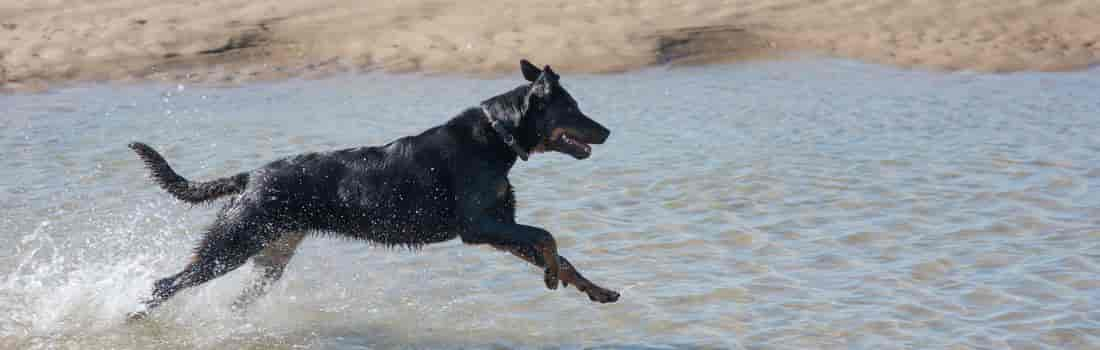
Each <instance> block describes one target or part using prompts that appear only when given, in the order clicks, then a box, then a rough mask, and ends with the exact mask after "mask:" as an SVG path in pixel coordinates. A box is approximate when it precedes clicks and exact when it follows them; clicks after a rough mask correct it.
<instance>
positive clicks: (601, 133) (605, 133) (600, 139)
mask: <svg viewBox="0 0 1100 350" xmlns="http://www.w3.org/2000/svg"><path fill="white" fill-rule="evenodd" d="M610 136H611V130H609V129H607V128H606V127H604V126H603V125H600V126H599V129H598V131H597V132H596V140H595V141H594V142H592V143H594V144H597V145H598V144H602V143H604V142H607V138H608V137H610Z"/></svg>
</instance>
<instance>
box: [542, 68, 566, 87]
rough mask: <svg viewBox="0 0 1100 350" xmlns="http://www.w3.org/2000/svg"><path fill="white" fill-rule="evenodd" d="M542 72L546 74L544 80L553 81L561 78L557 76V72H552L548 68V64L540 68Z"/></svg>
mask: <svg viewBox="0 0 1100 350" xmlns="http://www.w3.org/2000/svg"><path fill="white" fill-rule="evenodd" d="M542 74H544V75H546V80H548V81H550V82H554V83H556V82H558V79H559V78H561V77H560V76H558V73H554V70H553V69H550V65H546V67H545V68H543V69H542Z"/></svg>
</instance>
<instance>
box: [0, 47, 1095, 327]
mask: <svg viewBox="0 0 1100 350" xmlns="http://www.w3.org/2000/svg"><path fill="white" fill-rule="evenodd" d="M519 82H520V79H519V77H518V74H517V76H516V77H511V78H510V79H504V80H488V81H486V80H468V79H461V78H454V77H424V76H415V75H408V76H388V75H366V76H356V77H346V78H337V79H329V80H320V81H292V82H286V83H278V84H271V85H262V84H261V85H250V86H248V87H247V88H242V89H211V88H196V87H190V86H176V85H130V86H124V87H120V86H111V85H96V86H85V87H76V88H70V89H66V90H63V91H58V92H54V93H50V94H45V95H29V96H28V95H23V96H3V97H0V105H3V106H4V112H3V116H2V117H0V118H2V119H0V196H2V199H0V212H2V213H3V214H2V215H0V227H2V228H0V242H2V243H3V244H0V314H2V315H7V316H6V317H3V318H0V348H4V349H47V348H71V349H99V348H115V349H127V348H134V349H138V348H141V349H144V348H158V349H192V348H199V349H240V348H256V349H299V348H308V349H368V348H369V349H377V348H406V347H418V348H470V347H472V348H500V347H507V348H513V347H515V348H547V347H566V348H583V347H608V348H669V347H719V348H787V349H805V348H856V349H879V348H913V349H928V348H996V349H1001V348H1009V347H1012V348H1022V349H1029V348H1046V349H1095V348H1097V347H1100V311H1098V310H1100V278H1098V277H1097V276H1100V274H1098V273H1100V196H1097V193H1100V157H1097V154H1098V151H1100V116H1098V115H1097V114H1096V113H1097V111H1100V70H1095V69H1094V70H1090V71H1084V72H1074V73H1056V74H1050V73H1046V74H1038V73H1025V74H1010V75H982V74H970V73H956V74H940V73H930V72H920V71H903V70H897V69H893V68H887V67H880V66H874V65H866V64H859V63H853V62H849V61H837V60H809V61H796V62H772V63H752V64H742V65H735V66H712V67H704V68H689V69H675V70H664V69H654V70H649V71H644V72H638V73H631V74H626V75H613V76H579V77H578V76H569V75H567V76H565V77H564V83H565V84H567V86H568V87H569V88H570V89H571V91H573V95H574V96H575V97H576V98H577V99H578V100H579V101H580V103H581V105H582V107H583V108H584V110H585V111H586V112H588V114H589V115H591V116H593V117H595V118H596V119H598V120H600V121H601V122H603V123H604V124H605V125H607V126H608V127H610V128H611V129H612V130H613V133H612V137H611V139H610V140H609V143H608V144H605V145H600V146H596V147H595V154H594V155H593V157H592V158H590V159H588V160H585V161H574V160H572V159H571V158H569V157H567V156H564V155H541V156H537V157H536V158H535V159H533V160H532V161H531V162H527V163H522V164H520V165H519V166H518V167H517V168H516V169H515V170H514V171H513V175H512V179H513V183H514V184H515V185H516V187H517V188H518V196H519V199H520V201H521V209H520V220H521V221H523V222H527V223H531V224H534V225H539V226H542V227H545V228H547V229H549V230H550V231H551V232H553V233H554V234H555V235H556V236H557V237H558V240H559V244H560V247H561V251H562V254H563V255H565V256H568V257H569V258H570V259H571V260H572V261H573V262H574V263H576V264H577V265H578V266H579V268H580V269H581V270H582V271H584V272H585V274H586V275H587V276H588V277H589V278H591V279H592V280H593V281H596V282H597V283H600V284H603V285H605V286H608V287H611V288H613V289H616V290H619V291H621V292H622V293H623V296H622V299H621V301H620V302H619V303H617V304H609V305H597V304H593V303H590V302H588V300H587V298H586V297H584V295H582V294H580V293H578V292H577V291H576V290H573V289H571V288H570V289H568V290H565V291H561V290H559V291H548V290H546V289H545V287H544V286H543V284H542V279H541V274H540V272H539V271H538V270H537V269H535V268H533V267H531V266H528V265H525V263H523V262H522V261H520V260H518V259H515V258H513V257H511V256H510V255H507V254H503V253H498V252H496V251H493V250H491V249H488V248H483V247H472V246H463V245H461V244H459V243H457V242H450V243H446V244H441V245H435V246H429V247H427V248H425V249H423V250H420V251H405V250H389V249H386V248H382V247H372V246H369V245H367V244H359V243H355V242H349V241H343V240H336V239H321V238H318V239H312V240H307V241H306V243H305V244H303V246H302V247H301V248H300V249H299V253H298V255H297V256H296V257H295V258H294V260H293V261H292V262H291V264H290V266H289V268H288V270H287V272H286V275H285V277H284V278H283V280H282V281H281V282H279V283H278V284H277V285H276V287H275V288H274V290H273V291H272V293H271V294H269V295H268V296H266V297H264V298H263V299H261V300H260V301H259V302H258V303H257V304H256V305H255V307H254V308H253V309H252V310H250V311H249V312H248V313H246V314H243V315H239V314H235V313H233V312H231V311H229V307H228V305H229V303H230V302H232V300H233V297H234V296H235V295H236V293H238V292H239V291H240V290H241V288H242V287H243V284H244V282H245V281H246V278H248V277H249V276H250V273H251V271H250V269H251V266H250V265H246V266H245V267H244V268H242V269H240V270H238V271H237V272H234V273H232V274H230V275H228V276H226V277H224V278H222V279H219V280H216V281H214V282H212V283H210V284H207V285H205V286H203V287H201V288H198V289H195V290H192V291H189V292H185V293H182V294H181V295H180V296H179V297H177V298H175V299H173V300H172V301H171V302H169V303H168V304H166V305H165V306H164V307H163V309H160V310H159V311H160V312H159V313H157V314H156V315H155V317H154V318H153V319H152V320H151V321H149V322H146V323H143V324H140V325H134V326H127V325H125V324H123V322H122V319H123V315H124V314H125V313H126V312H128V311H130V310H133V309H134V308H136V307H137V299H138V298H139V297H141V296H143V295H145V293H147V292H148V290H149V287H150V284H151V282H152V280H153V279H155V278H158V277H162V276H164V275H166V274H168V273H172V272H175V271H176V270H178V269H179V268H180V267H181V266H182V264H183V263H184V262H185V261H186V259H187V258H188V254H189V250H190V248H191V246H193V245H194V243H195V241H196V240H197V239H198V235H197V233H198V232H199V231H200V230H201V228H202V227H203V226H204V225H205V224H207V223H209V222H210V221H211V219H212V215H213V214H214V211H215V208H214V207H211V206H197V207H192V206H189V205H186V204H181V203H179V202H176V201H174V200H172V199H171V198H170V197H169V196H168V195H167V194H166V193H164V192H162V191H161V190H160V189H158V188H156V187H155V186H154V185H152V184H151V182H150V181H148V179H147V178H146V173H145V170H144V169H142V167H141V164H140V163H139V162H138V160H137V158H136V157H135V156H134V155H133V154H132V153H131V152H130V151H129V150H128V149H126V147H125V145H126V143H127V142H129V141H132V140H142V141H145V142H148V143H150V144H152V145H154V146H155V147H157V148H158V149H160V150H161V151H162V152H163V153H164V154H165V156H166V157H167V158H168V159H169V161H170V162H171V163H172V164H173V165H174V166H175V168H176V169H177V170H178V171H180V172H181V173H182V174H184V175H185V176H188V177H190V178H192V179H209V178H213V177H218V176H224V175H227V174H232V173H236V172H237V171H239V170H243V169H249V168H253V167H256V166H259V165H261V164H263V163H265V162H267V161H269V160H272V159H274V158H277V157H280V156H285V155H291V154H295V153H299V152H304V151H314V150H327V149H331V148H337V147H349V146H357V145H365V144H378V143H383V142H386V141H388V140H390V139H392V138H394V137H397V136H400V135H405V134H411V133H415V132H417V131H419V130H422V129H424V128H427V127H429V126H432V125H435V124H438V123H441V122H443V121H444V120H446V119H447V118H449V117H450V116H451V115H453V114H455V113H457V112H458V111H460V110H461V109H462V108H464V107H465V106H470V105H473V104H475V103H477V102H478V101H480V100H481V99H483V98H485V97H487V96H490V95H493V94H495V93H498V92H502V91H505V90H506V89H508V88H510V87H512V86H513V85H515V84H518V83H519Z"/></svg>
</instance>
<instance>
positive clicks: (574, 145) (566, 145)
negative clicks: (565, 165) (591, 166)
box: [547, 128, 592, 159]
mask: <svg viewBox="0 0 1100 350" xmlns="http://www.w3.org/2000/svg"><path fill="white" fill-rule="evenodd" d="M547 146H549V148H550V149H552V150H555V151H559V152H563V153H567V154H569V155H571V156H573V158H577V159H585V158H588V156H591V155H592V146H589V145H588V142H585V141H584V140H582V139H581V138H580V137H578V136H577V135H574V134H571V133H570V132H569V130H566V129H562V128H557V129H554V131H553V132H552V133H551V134H550V142H548V145H547Z"/></svg>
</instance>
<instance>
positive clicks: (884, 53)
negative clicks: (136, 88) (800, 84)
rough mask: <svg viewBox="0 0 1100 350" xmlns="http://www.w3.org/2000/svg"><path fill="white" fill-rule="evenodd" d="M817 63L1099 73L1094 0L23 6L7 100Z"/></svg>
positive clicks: (4, 48) (264, 1)
mask: <svg viewBox="0 0 1100 350" xmlns="http://www.w3.org/2000/svg"><path fill="white" fill-rule="evenodd" d="M803 53H810V54H824V55H830V56H839V57H848V58H855V59H860V60H864V61H870V62H877V63H884V64H891V65H900V66H905V67H919V68H931V69H944V70H959V69H965V70H977V71H986V72H1007V71H1020V70H1038V71H1056V70H1073V69H1080V68H1084V67H1088V66H1089V65H1091V64H1094V63H1096V62H1100V2H1097V1H1094V0H1064V1H1057V0H1028V1H1024V0H926V1H897V0H858V1H856V0H819V1H812V0H756V1H719V0H701V1H669V0H653V1H629V2H627V1H621V2H609V1H556V0H544V1H503V0H485V1H479V2H476V3H463V4H455V3H453V2H444V1H429V0H403V1H396V0H384V1H369V2H368V1H349V0H319V1H306V0H282V1H270V0H248V1H245V0H213V1H202V2H172V1H149V0H80V1H77V0H53V1H26V0H23V1H15V2H11V3H10V4H6V5H5V6H4V7H2V8H0V90H3V91H6V92H11V91H40V90H43V89H46V88H47V87H48V86H50V85H51V84H54V83H55V82H64V81H104V80H109V81H134V80H178V81H188V82H195V83H207V84H236V83H241V82H247V81H254V80H266V79H280V78H286V77H316V76H324V75H329V74H334V73H341V72H348V71H368V70H384V71H389V72H428V73H459V74H475V75H481V74H494V73H500V72H502V71H512V70H514V69H515V64H516V61H517V60H518V59H519V58H521V57H528V58H531V59H532V60H534V61H535V62H536V63H551V64H553V65H554V66H555V67H556V68H557V69H558V70H559V71H564V72H597V73H599V72H619V71H626V70H630V69H635V68H639V67H645V66H651V65H657V64H686V63H700V62H713V61H738V60H745V59H761V58H763V59H770V58H779V57H785V56H788V55H791V54H803Z"/></svg>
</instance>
